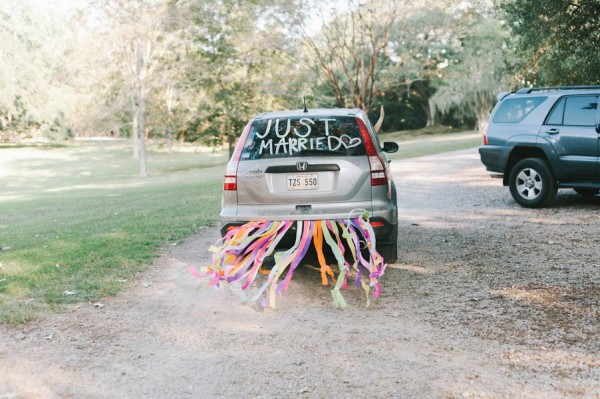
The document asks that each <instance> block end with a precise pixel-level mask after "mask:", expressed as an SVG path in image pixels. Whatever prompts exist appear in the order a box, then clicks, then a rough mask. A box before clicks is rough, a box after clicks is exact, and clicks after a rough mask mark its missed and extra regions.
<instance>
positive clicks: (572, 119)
mask: <svg viewBox="0 0 600 399" xmlns="http://www.w3.org/2000/svg"><path fill="white" fill-rule="evenodd" d="M597 110H598V96H566V97H563V98H561V99H560V101H559V102H558V103H557V104H556V106H555V107H554V109H553V110H552V113H551V114H550V116H548V120H547V121H546V124H547V125H567V126H594V125H595V124H596V112H597Z"/></svg>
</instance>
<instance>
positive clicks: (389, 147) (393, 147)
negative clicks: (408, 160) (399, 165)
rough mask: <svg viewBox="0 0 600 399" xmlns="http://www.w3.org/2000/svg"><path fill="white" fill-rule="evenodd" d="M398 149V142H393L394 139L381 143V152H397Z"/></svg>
mask: <svg viewBox="0 0 600 399" xmlns="http://www.w3.org/2000/svg"><path fill="white" fill-rule="evenodd" d="M399 149H400V146H399V145H398V143H396V142H394V141H386V142H384V143H383V148H382V150H383V152H388V153H393V152H397V151H398V150H399Z"/></svg>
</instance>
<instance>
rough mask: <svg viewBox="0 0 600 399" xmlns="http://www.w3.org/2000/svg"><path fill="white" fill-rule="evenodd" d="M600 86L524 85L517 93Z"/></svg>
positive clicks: (584, 88) (583, 88)
mask: <svg viewBox="0 0 600 399" xmlns="http://www.w3.org/2000/svg"><path fill="white" fill-rule="evenodd" d="M598 89H600V86H550V87H523V88H522V89H519V91H517V94H528V93H531V92H534V91H551V90H598Z"/></svg>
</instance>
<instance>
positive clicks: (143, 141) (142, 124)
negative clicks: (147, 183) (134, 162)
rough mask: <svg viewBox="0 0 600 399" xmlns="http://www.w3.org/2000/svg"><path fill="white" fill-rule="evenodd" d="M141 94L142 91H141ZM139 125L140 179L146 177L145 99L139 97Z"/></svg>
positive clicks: (142, 96)
mask: <svg viewBox="0 0 600 399" xmlns="http://www.w3.org/2000/svg"><path fill="white" fill-rule="evenodd" d="M142 93H143V91H142ZM139 120H140V121H139V124H140V126H139V127H140V129H139V131H140V177H148V173H147V172H146V99H145V98H144V95H143V94H141V95H140V104H139Z"/></svg>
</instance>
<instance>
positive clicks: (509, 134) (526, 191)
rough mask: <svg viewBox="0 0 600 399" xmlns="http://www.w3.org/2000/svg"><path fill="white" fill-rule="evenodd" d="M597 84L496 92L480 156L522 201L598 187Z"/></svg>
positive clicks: (543, 201)
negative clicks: (559, 191)
mask: <svg viewBox="0 0 600 399" xmlns="http://www.w3.org/2000/svg"><path fill="white" fill-rule="evenodd" d="M599 94H600V86H569V87H546V88H524V89H521V90H519V91H517V92H516V93H508V94H503V95H501V96H500V98H499V99H500V101H499V102H498V104H496V107H495V108H494V110H493V111H492V114H491V116H490V121H489V123H488V126H487V128H486V132H485V135H484V140H483V145H482V146H481V147H479V154H480V156H481V161H482V162H483V164H484V165H485V167H486V168H487V170H488V171H490V172H492V173H493V175H492V176H496V177H502V178H503V183H504V185H505V186H509V188H510V192H511V194H512V196H513V198H514V199H515V201H517V202H518V203H519V204H520V205H522V206H524V207H530V208H537V207H541V206H544V205H548V204H550V203H551V202H552V200H553V199H554V198H555V196H556V191H557V189H559V188H572V189H575V191H576V192H578V193H579V194H581V195H584V196H594V195H597V193H598V189H600V162H599V158H598V157H599V153H600V140H599V139H600V114H599V110H598V95H599Z"/></svg>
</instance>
